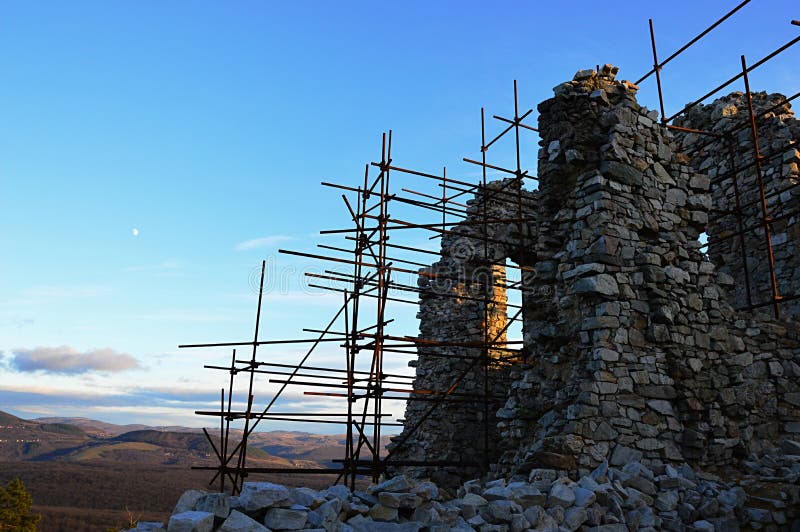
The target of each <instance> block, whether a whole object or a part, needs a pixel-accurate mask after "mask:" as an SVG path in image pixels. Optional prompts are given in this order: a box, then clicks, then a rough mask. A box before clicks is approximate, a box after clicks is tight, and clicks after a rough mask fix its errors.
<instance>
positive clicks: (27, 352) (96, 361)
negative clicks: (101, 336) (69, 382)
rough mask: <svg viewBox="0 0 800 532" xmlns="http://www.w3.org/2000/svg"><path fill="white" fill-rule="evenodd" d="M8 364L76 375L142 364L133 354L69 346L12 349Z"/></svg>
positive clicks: (116, 370)
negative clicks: (78, 348) (79, 349)
mask: <svg viewBox="0 0 800 532" xmlns="http://www.w3.org/2000/svg"><path fill="white" fill-rule="evenodd" d="M7 363H8V365H9V366H10V367H11V368H13V369H15V370H17V371H21V372H33V371H41V372H45V373H59V374H73V375H74V374H78V373H86V372H89V371H110V372H118V371H125V370H129V369H136V368H139V367H141V366H140V364H139V361H138V360H136V359H135V358H134V357H132V356H131V355H128V354H126V353H120V352H118V351H114V350H113V349H111V348H108V347H106V348H102V349H90V350H88V351H78V350H77V349H75V348H73V347H70V346H67V345H62V346H59V347H35V348H33V349H24V348H17V349H12V350H11V356H10V357H8V360H7Z"/></svg>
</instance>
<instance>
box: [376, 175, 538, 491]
mask: <svg viewBox="0 0 800 532" xmlns="http://www.w3.org/2000/svg"><path fill="white" fill-rule="evenodd" d="M536 197H537V193H536V192H528V191H521V193H520V191H519V182H518V181H517V180H515V179H507V180H502V181H496V182H492V183H489V184H487V187H486V189H483V188H482V187H481V190H479V191H478V193H477V194H476V198H475V199H473V200H470V201H469V207H468V210H467V218H466V219H465V220H464V223H463V224H459V225H458V226H454V227H452V228H450V229H449V232H448V233H447V234H444V235H443V237H442V257H441V259H440V260H439V261H438V262H436V263H434V264H433V265H431V266H430V267H429V268H423V269H422V270H420V276H419V282H418V284H419V288H420V306H419V314H418V316H419V317H420V338H421V339H423V340H430V341H437V342H446V343H451V344H453V345H452V346H444V347H439V346H437V347H432V348H426V347H424V346H423V347H420V349H419V355H420V356H419V358H418V360H417V361H415V362H412V365H415V366H416V379H415V382H414V389H417V390H444V389H447V388H449V387H450V385H451V384H452V383H453V382H454V380H455V379H456V378H458V377H460V378H461V380H460V382H459V384H458V386H456V388H455V389H454V391H453V393H452V397H453V398H455V399H457V400H458V401H460V402H446V403H444V404H442V405H441V406H440V407H438V408H437V413H436V415H435V416H434V418H435V422H433V421H431V422H427V423H425V424H423V425H422V426H421V427H420V429H419V431H418V432H416V433H415V434H414V435H413V437H412V439H409V440H407V441H405V434H401V435H400V436H398V437H396V438H394V441H395V442H396V443H395V446H397V451H396V456H397V457H398V458H403V459H410V460H456V461H461V462H464V463H465V464H467V465H466V466H460V467H452V468H450V467H437V468H427V469H426V468H414V469H413V471H415V473H414V475H415V476H417V477H419V478H431V479H433V480H434V481H436V482H440V483H442V485H448V484H449V485H456V484H458V483H459V480H460V479H462V478H465V476H470V475H472V476H474V475H476V474H478V473H479V471H480V467H479V465H480V464H481V463H482V462H483V455H484V448H485V447H486V446H487V445H488V455H489V457H490V461H494V460H496V459H497V458H498V457H499V456H500V454H501V452H502V451H503V450H504V449H503V447H502V444H503V441H502V439H501V438H500V433H499V432H498V431H497V430H496V429H495V427H496V426H497V419H498V415H497V414H496V412H497V410H498V408H500V407H501V406H502V401H496V402H495V404H493V405H492V406H491V407H490V409H489V410H488V411H486V412H485V411H484V410H483V408H482V407H481V403H479V402H476V401H474V398H475V397H477V396H481V395H483V394H484V385H485V382H484V370H483V364H476V363H475V359H476V357H480V356H481V355H482V352H483V350H482V349H481V348H480V347H469V346H470V344H472V345H483V344H484V342H487V340H488V342H496V345H497V346H498V348H497V349H489V350H488V353H487V354H488V356H489V358H490V359H491V363H490V364H489V366H488V373H489V374H490V377H489V380H488V385H489V389H488V390H487V391H488V394H489V395H493V396H497V397H504V396H505V394H506V390H507V389H508V388H509V386H511V384H512V383H511V381H510V380H508V371H509V369H510V367H511V363H514V362H518V361H517V360H509V358H508V351H507V350H505V348H506V344H505V342H506V334H505V332H504V328H505V327H506V323H507V320H508V314H509V313H511V314H513V313H515V312H517V310H518V309H517V308H513V307H511V308H509V306H508V304H507V297H506V282H507V281H506V261H507V260H508V261H510V262H511V263H513V264H515V265H517V266H524V265H526V264H529V263H530V262H531V261H532V257H531V256H530V254H529V250H530V249H532V247H531V246H529V245H522V246H520V242H525V243H529V242H530V240H529V235H533V234H536V223H535V217H534V216H533V210H532V208H533V205H535V199H536ZM523 218H525V219H526V220H525V221H524V222H519V223H508V222H506V221H503V222H494V223H493V222H492V220H512V219H513V220H520V219H523ZM484 220H485V221H487V223H486V224H483V223H480V224H478V223H476V222H483V221H484ZM484 234H485V235H486V240H487V241H486V242H484V239H483V236H484ZM523 329H524V324H523ZM517 347H518V346H517ZM445 380H447V383H446V384H445V383H444V381H445ZM419 397H420V398H421V399H423V401H413V400H412V401H409V402H408V405H407V407H406V422H407V426H411V425H412V424H414V423H416V421H417V420H418V419H420V418H421V416H422V415H424V412H425V411H426V410H427V409H428V408H429V407H430V403H429V402H426V401H424V399H429V398H430V396H429V395H425V394H420V395H419ZM470 399H473V401H470ZM485 415H488V416H489V417H490V418H491V423H490V427H492V429H491V432H490V433H489V434H483V431H482V427H483V426H484V424H483V419H484V416H485ZM399 442H402V444H400V445H397V443H399ZM390 448H392V446H390ZM469 464H475V466H474V467H469ZM410 471H411V470H407V471H406V472H407V473H409V472H410ZM448 477H449V480H448Z"/></svg>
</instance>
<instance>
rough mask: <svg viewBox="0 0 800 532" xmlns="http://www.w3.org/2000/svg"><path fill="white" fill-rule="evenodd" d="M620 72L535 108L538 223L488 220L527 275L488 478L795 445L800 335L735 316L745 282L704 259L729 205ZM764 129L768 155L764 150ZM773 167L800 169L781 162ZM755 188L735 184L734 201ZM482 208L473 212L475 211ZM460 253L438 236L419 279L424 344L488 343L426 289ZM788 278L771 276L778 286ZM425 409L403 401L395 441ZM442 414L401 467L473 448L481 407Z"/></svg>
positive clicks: (449, 372) (427, 376) (432, 384)
mask: <svg viewBox="0 0 800 532" xmlns="http://www.w3.org/2000/svg"><path fill="white" fill-rule="evenodd" d="M615 75H616V69H615V68H613V67H611V66H608V65H607V66H605V67H604V68H603V69H602V71H600V72H596V71H594V70H587V71H581V72H578V74H576V76H575V79H574V80H572V81H570V82H567V83H564V84H561V85H559V86H558V87H556V88H555V89H554V92H555V96H554V97H553V98H551V99H549V100H547V101H545V102H543V103H541V104H540V105H539V112H540V117H539V130H540V135H541V142H540V145H541V149H540V152H539V169H538V177H539V190H538V193H530V194H529V195H526V200H527V201H526V202H525V204H526V206H527V209H526V213H525V216H526V217H530V218H534V219H536V220H537V222H536V224H534V225H532V226H529V227H528V228H529V231H525V232H524V234H523V235H520V234H519V231H518V230H517V231H516V234H515V233H514V231H513V229H512V227H511V226H507V225H504V224H494V225H493V226H492V227H493V229H492V234H493V235H495V236H494V237H493V238H496V239H497V240H498V241H500V242H507V243H508V244H507V245H498V246H492V247H491V251H490V252H489V254H488V256H489V257H494V258H502V257H504V256H505V257H514V256H516V257H518V258H519V257H522V258H521V259H518V260H521V261H522V262H523V263H524V265H525V266H526V267H528V268H530V269H531V270H532V271H533V274H530V272H529V275H527V276H526V283H525V285H524V290H523V293H522V296H523V307H524V327H523V329H524V330H523V335H524V347H523V350H522V354H523V359H522V360H519V361H516V363H515V364H512V365H510V366H507V367H505V368H504V369H502V370H501V371H499V372H498V373H497V374H498V376H499V377H500V378H498V379H497V380H496V382H495V384H494V385H493V387H492V393H493V394H505V395H506V401H505V404H504V405H502V408H500V409H498V410H497V411H496V414H495V419H493V420H492V422H493V423H494V422H495V421H496V427H497V429H496V432H494V433H493V434H490V440H491V441H492V442H493V447H492V448H491V450H490V451H491V452H490V456H492V457H493V458H494V457H496V461H494V470H495V474H498V475H504V476H513V475H517V474H521V473H526V472H527V471H529V470H531V469H534V468H540V467H552V468H557V469H565V470H572V471H574V470H582V471H584V472H585V471H588V470H589V469H590V468H593V467H595V466H597V465H598V464H600V463H602V462H603V461H605V460H609V461H610V462H611V463H612V464H615V465H622V464H624V463H626V462H629V461H631V460H643V461H644V462H645V463H648V464H651V465H653V466H659V465H660V464H663V463H668V462H681V461H683V460H690V461H692V462H694V463H698V464H730V463H732V462H733V461H734V459H736V458H742V457H745V456H747V454H748V453H750V452H760V451H762V450H764V449H765V448H766V447H768V446H770V445H772V444H777V443H779V442H780V440H781V438H784V437H791V438H795V439H797V437H798V435H800V409H799V408H798V406H799V405H800V400H798V399H800V350H799V349H798V346H800V343H798V339H800V336H798V333H800V327H798V325H797V323H796V321H777V320H774V319H769V318H767V317H764V316H762V315H753V314H745V313H737V312H736V311H734V309H733V306H732V302H733V301H734V300H735V299H737V298H739V297H740V291H737V288H736V287H737V284H736V281H738V280H739V274H738V272H737V271H736V270H735V267H734V266H733V264H734V262H733V261H731V260H728V258H727V257H726V253H727V254H730V251H719V252H717V251H716V250H717V249H718V248H715V252H714V253H711V254H710V256H711V258H712V259H715V258H716V259H718V260H721V261H722V262H721V264H722V266H721V268H722V269H723V270H726V269H727V273H726V272H725V271H718V269H717V268H716V267H715V264H714V263H713V262H712V261H711V260H710V259H709V256H708V255H705V254H703V253H702V252H701V245H700V242H699V237H700V235H701V233H703V232H708V233H709V239H710V240H711V239H712V238H715V237H714V236H712V235H718V234H719V233H718V232H715V231H717V229H715V227H714V226H711V225H709V224H708V221H709V212H710V210H711V209H712V207H713V208H721V207H719V206H717V205H716V204H714V202H717V201H723V200H729V199H730V197H729V195H725V194H723V195H720V194H719V193H714V194H712V193H711V192H710V190H709V189H710V185H711V179H710V177H709V175H708V174H709V172H705V173H701V172H700V171H699V169H698V168H696V166H697V163H696V161H697V160H696V159H695V160H694V162H695V165H690V164H689V163H690V160H689V158H688V157H687V156H686V155H684V154H683V153H681V152H680V151H679V150H678V147H677V146H676V143H675V140H674V139H673V136H672V134H671V133H670V132H669V131H668V130H667V129H666V128H664V127H663V126H661V125H660V124H659V123H658V121H657V118H658V117H657V115H656V113H655V112H653V111H648V110H647V109H645V108H643V107H641V106H640V105H639V104H638V103H637V101H636V91H637V87H636V86H634V85H633V84H631V83H629V82H626V81H618V80H616V76H615ZM773 129H774V132H775V134H776V135H778V134H780V135H783V134H784V133H785V132H784V131H783V129H781V128H778V127H775V128H773ZM770 131H772V130H765V131H764V134H763V138H764V142H765V144H766V145H770V143H771V142H773V141H776V140H775V139H773V140H771V139H770ZM789 131H790V133H791V131H793V130H792V129H791V127H790V128H789ZM780 138H781V139H783V137H780ZM776 139H777V137H776ZM681 141H682V142H683V144H682V146H683V148H682V149H687V143H688V142H689V141H688V140H687V138H686V137H683V138H682V139H681ZM744 142H745V141H744V140H742V143H744ZM792 157H794V155H792ZM782 161H784V162H785V166H786V167H787V168H788V169H789V170H792V168H794V170H793V171H796V165H795V166H794V167H792V164H794V163H793V159H791V157H790V156H788V155H786V156H782ZM704 164H705V166H706V168H704V170H707V169H708V163H704ZM782 164H784V163H783V162H782ZM780 168H781V170H780V171H781V172H783V170H784V166H780ZM774 171H776V170H773V172H774ZM787 175H788V174H787ZM753 183H754V181H753V180H752V179H751V180H750V181H749V182H747V181H743V182H742V187H745V188H746V189H747V190H745V191H744V193H746V194H748V195H751V194H752V187H753ZM495 186H502V185H495ZM720 198H722V199H720ZM787 201H788V200H787ZM481 203H482V199H481V197H478V198H477V199H476V202H475V203H474V204H473V210H472V211H471V214H470V216H472V217H479V216H480V215H481V211H482V209H483V207H482V206H481ZM712 204H713V205H712ZM528 209H529V210H528ZM499 210H500V211H502V206H501V207H500V208H499ZM509 217H515V216H509ZM478 219H480V218H478ZM787 224H788V222H787ZM474 227H475V226H465V227H464V228H462V229H463V231H465V232H467V233H468V232H469V231H470V230H474ZM721 227H724V226H721ZM470 228H473V229H470ZM720 230H721V229H720ZM520 236H522V237H523V238H522V239H521V241H522V244H521V245H520V244H519V242H520V238H519V237H520ZM459 238H464V237H463V236H459ZM514 241H516V242H517V244H514ZM457 242H459V240H458V239H453V238H446V239H443V242H442V245H443V248H442V249H443V257H442V260H441V261H440V262H438V263H436V264H434V265H433V266H432V267H431V268H430V269H428V270H426V271H424V272H423V276H422V277H421V284H422V286H423V289H424V290H425V291H424V293H423V295H422V297H421V306H420V320H421V335H422V338H429V339H435V340H444V341H452V340H454V339H461V340H462V341H463V340H464V339H479V338H481V336H482V335H483V331H482V328H483V327H484V325H483V324H481V320H480V319H479V317H480V316H482V315H483V312H482V310H481V307H479V306H476V305H474V304H473V303H474V302H458V301H456V300H454V299H452V298H447V299H445V298H441V297H440V296H438V295H437V294H439V293H440V291H439V290H438V289H432V287H433V286H435V285H437V284H438V282H439V281H435V282H434V281H433V280H432V279H437V276H438V275H440V274H441V273H442V272H446V273H447V275H448V276H449V275H450V272H452V271H453V270H454V269H455V270H457V271H462V272H467V273H469V272H471V271H472V269H473V268H475V267H478V268H480V267H481V266H480V265H481V264H482V263H485V261H486V254H483V252H482V249H483V248H482V247H480V246H474V247H472V248H471V249H473V254H472V255H469V258H465V259H454V257H453V250H454V249H457V247H458V246H457V245H456V244H457ZM468 247H469V246H468ZM788 258H789V256H788V255H787V260H788ZM794 270H795V269H791V270H790V269H788V268H786V267H782V268H781V269H779V272H780V274H781V276H782V282H784V281H783V277H789V278H792V276H793V275H795V271H794ZM754 271H759V270H758V268H754ZM498 275H500V274H499V273H498ZM431 276H432V277H431ZM445 277H446V276H445ZM793 282H794V281H793V280H791V279H790V280H787V281H785V283H786V284H787V286H788V285H791V284H792V283H793ZM478 286H481V285H480V284H479V285H478ZM450 289H452V290H456V291H462V290H464V288H463V287H462V286H461V285H456V286H454V287H450ZM731 291H732V292H733V296H729V295H728V294H729V292H731ZM498 309H499V307H498ZM498 314H502V312H498ZM457 352H458V353H459V354H462V355H463V354H464V353H465V351H464V350H463V349H461V350H458V351H457ZM472 354H473V353H471V354H470V356H472ZM474 354H476V355H477V354H479V353H477V352H476V353H474ZM465 362H466V361H464V360H461V359H456V358H453V359H452V360H448V359H443V358H441V357H430V356H427V353H426V351H425V350H420V357H419V361H418V365H417V380H416V383H415V386H416V387H417V389H422V388H435V389H443V388H446V387H447V386H449V384H450V382H452V377H453V374H454V372H457V371H458V369H459V368H460V367H462V366H463V364H464V363H465ZM481 380H482V376H481V375H478V374H477V373H476V374H474V375H470V376H469V377H468V378H467V379H465V381H464V382H463V383H462V384H463V385H464V386H465V388H464V390H465V391H466V392H467V393H474V392H475V391H476V390H479V389H481V385H482V384H481ZM420 408H421V407H419V406H417V405H416V404H415V403H414V402H413V401H412V402H409V405H408V408H407V412H406V427H407V430H408V427H411V426H413V425H414V423H415V422H416V420H418V419H420ZM446 408H447V409H446V410H437V411H436V412H435V413H434V414H433V415H432V416H431V418H430V419H429V420H428V421H427V422H426V424H423V425H422V428H423V429H424V430H421V431H417V432H416V433H414V434H413V435H412V436H410V437H409V438H408V441H407V442H406V443H407V444H410V445H408V446H407V448H408V449H409V450H410V452H408V454H407V455H406V456H413V457H414V459H456V458H459V457H463V456H467V455H469V453H470V452H478V451H479V450H480V443H478V445H476V443H475V442H476V438H475V427H476V426H477V425H476V424H477V422H478V417H479V413H478V412H476V409H474V408H472V409H465V410H458V408H461V407H460V406H459V405H458V404H454V405H453V406H450V405H448V406H447V407H446ZM470 427H473V428H472V429H471V430H470ZM403 438H405V435H404V436H403ZM424 473H426V472H421V474H424ZM451 473H453V474H454V475H458V473H459V472H458V471H454V472H451ZM470 474H474V473H473V472H468V473H466V476H469V475H470ZM437 480H439V481H440V482H444V483H447V482H449V480H448V479H446V478H440V479H437Z"/></svg>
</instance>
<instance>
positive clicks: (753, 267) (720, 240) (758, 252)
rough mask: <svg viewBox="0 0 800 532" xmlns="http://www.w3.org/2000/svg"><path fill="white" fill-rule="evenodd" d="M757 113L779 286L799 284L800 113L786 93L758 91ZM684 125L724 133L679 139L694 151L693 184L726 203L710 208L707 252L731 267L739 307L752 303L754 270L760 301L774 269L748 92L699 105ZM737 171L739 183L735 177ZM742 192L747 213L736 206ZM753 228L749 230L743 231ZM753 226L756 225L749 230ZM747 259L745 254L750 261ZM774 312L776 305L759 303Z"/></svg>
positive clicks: (784, 289) (794, 309)
mask: <svg viewBox="0 0 800 532" xmlns="http://www.w3.org/2000/svg"><path fill="white" fill-rule="evenodd" d="M752 98H753V109H754V114H755V116H756V117H758V119H757V121H756V124H757V132H758V137H759V150H760V153H761V154H762V155H763V156H764V159H763V160H762V163H761V176H762V182H763V185H764V195H765V199H766V206H767V212H768V214H769V216H771V217H772V218H773V219H774V221H773V222H772V224H770V226H769V227H770V237H771V240H772V249H773V252H774V257H775V270H776V277H777V280H778V284H777V288H778V293H779V294H784V295H790V294H795V293H798V292H799V291H800V268H798V266H800V253H798V251H800V250H798V249H797V241H798V236H800V224H799V223H798V221H799V220H798V218H797V216H789V215H790V214H791V213H797V212H798V210H799V209H800V189H798V188H797V187H795V186H794V185H796V184H797V182H798V179H800V169H798V164H800V151H799V150H800V145H798V139H800V120H797V119H796V118H795V116H794V113H793V112H792V110H791V105H790V104H789V103H785V101H786V97H785V96H783V95H781V94H767V93H765V92H757V93H752ZM678 125H682V126H684V127H688V128H692V129H700V130H705V131H711V132H713V133H715V134H717V135H719V136H720V137H719V138H715V137H709V136H708V135H699V134H697V133H678V134H677V135H676V137H677V140H678V142H679V146H680V147H681V149H682V151H685V152H686V153H687V154H688V155H689V156H690V159H689V162H690V164H691V165H692V167H693V169H694V170H695V171H696V172H697V174H696V175H695V176H694V178H693V180H692V182H690V186H691V187H692V188H695V189H698V188H699V189H708V188H709V187H710V189H711V197H712V198H711V199H712V203H713V205H714V208H715V209H718V210H723V211H727V212H724V213H721V214H713V213H712V214H710V215H709V223H708V229H707V232H708V237H709V238H708V244H709V248H708V254H709V256H710V257H711V259H712V260H713V262H714V264H715V265H716V266H717V269H718V271H720V272H724V273H726V274H728V275H730V276H731V277H732V278H733V280H734V284H733V287H732V288H731V293H732V296H733V298H734V304H735V306H737V307H743V306H745V305H747V304H748V303H749V302H748V296H747V283H746V282H745V279H746V278H747V277H749V278H750V286H751V295H750V299H751V302H752V303H753V304H756V305H757V304H763V303H764V302H765V301H767V298H768V297H769V296H770V294H771V276H770V272H769V261H768V260H767V248H766V242H765V238H764V228H763V224H762V223H760V220H761V219H762V205H761V194H760V190H759V186H758V172H757V171H756V168H755V167H754V165H753V162H754V155H753V136H752V132H751V127H750V114H749V107H748V105H747V98H746V94H743V93H741V92H735V93H732V94H730V95H728V96H725V97H722V98H719V99H718V100H715V101H714V102H712V103H710V104H708V105H698V106H696V107H694V108H692V109H691V110H689V111H688V113H687V114H686V115H685V116H683V117H682V118H681V120H680V121H679V122H678ZM734 177H735V179H736V183H734ZM737 193H738V196H739V205H740V210H739V212H741V217H740V216H739V215H737V214H736V196H737ZM742 229H744V230H746V231H745V233H744V234H743V235H742V236H739V235H738V234H737V233H739V232H740V231H742ZM748 229H751V230H748ZM743 259H744V260H745V262H743ZM781 310H782V311H783V312H784V314H786V315H789V316H797V315H798V314H800V301H787V302H785V303H784V304H782V305H781ZM754 312H755V313H756V314H760V315H764V316H769V315H771V313H772V307H771V306H770V305H767V306H762V307H759V308H757V309H755V311H754Z"/></svg>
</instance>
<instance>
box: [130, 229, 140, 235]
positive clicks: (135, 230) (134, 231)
mask: <svg viewBox="0 0 800 532" xmlns="http://www.w3.org/2000/svg"><path fill="white" fill-rule="evenodd" d="M131 233H133V236H139V230H138V229H136V228H135V227H134V228H133V231H131Z"/></svg>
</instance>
